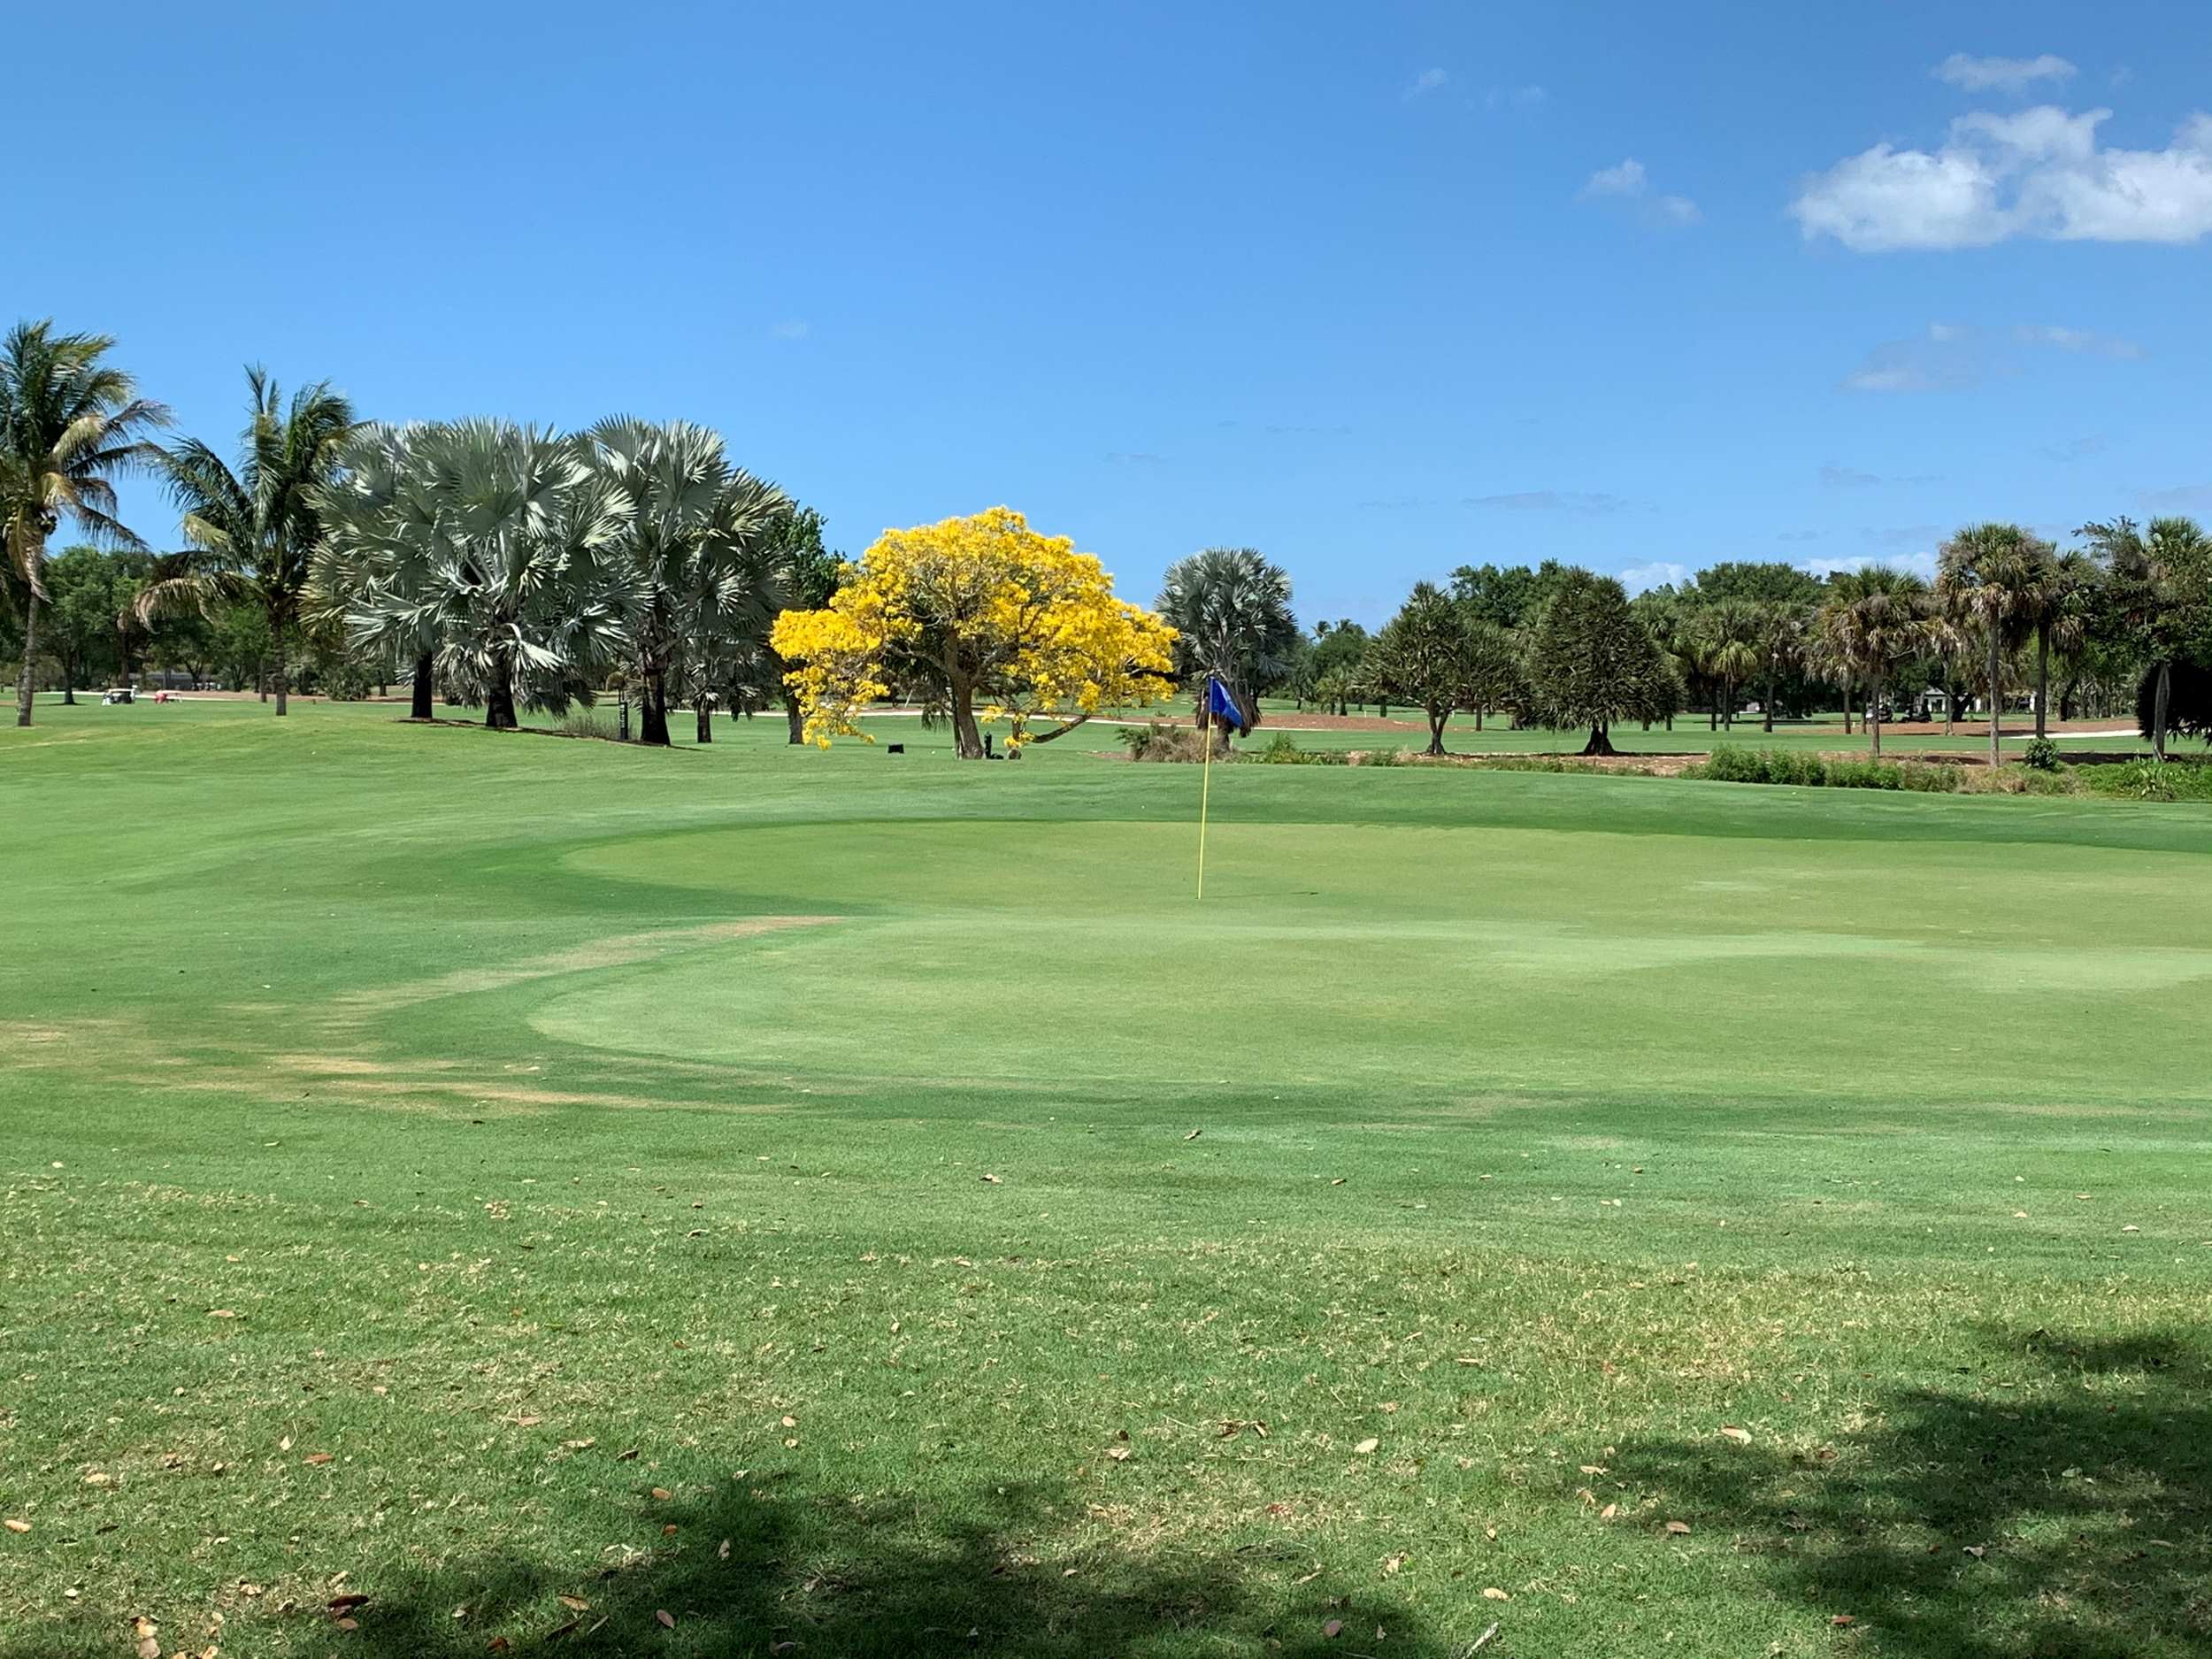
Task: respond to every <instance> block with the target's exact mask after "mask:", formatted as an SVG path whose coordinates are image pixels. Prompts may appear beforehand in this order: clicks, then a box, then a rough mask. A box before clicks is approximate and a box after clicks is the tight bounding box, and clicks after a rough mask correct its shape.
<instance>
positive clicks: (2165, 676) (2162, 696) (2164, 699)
mask: <svg viewBox="0 0 2212 1659" xmlns="http://www.w3.org/2000/svg"><path fill="white" fill-rule="evenodd" d="M2173 688H2174V687H2173V664H2171V663H2170V662H2161V663H2160V664H2158V692H2157V695H2155V696H2154V697H2153V698H2152V699H2151V753H2152V754H2154V755H2155V756H2157V757H2158V758H2159V759H2161V760H2163V759H2165V758H2166V707H2167V703H2168V702H2169V700H2170V698H2171V697H2172V695H2173ZM23 724H24V725H26V726H28V725H29V724H30V716H29V715H25V716H24V717H23Z"/></svg>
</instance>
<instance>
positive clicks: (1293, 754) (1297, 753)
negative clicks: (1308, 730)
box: [1240, 732, 1348, 766]
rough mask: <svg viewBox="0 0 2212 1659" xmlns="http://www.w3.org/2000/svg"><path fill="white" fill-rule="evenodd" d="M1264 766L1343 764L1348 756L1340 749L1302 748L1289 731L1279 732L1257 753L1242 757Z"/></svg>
mask: <svg viewBox="0 0 2212 1659" xmlns="http://www.w3.org/2000/svg"><path fill="white" fill-rule="evenodd" d="M1347 758H1348V757H1347V756H1346V754H1345V752H1344V751H1343V750H1342V749H1301V748H1299V747H1298V745H1297V742H1296V741H1294V739H1293V738H1292V737H1291V735H1290V733H1287V732H1278V733H1275V735H1274V736H1273V737H1271V738H1270V739H1268V741H1267V747H1266V748H1265V749H1261V750H1260V751H1259V752H1258V753H1256V754H1249V755H1244V756H1241V757H1240V759H1243V760H1248V761H1256V762H1257V763H1258V764H1261V765H1263V766H1341V765H1343V764H1345V762H1346V760H1347Z"/></svg>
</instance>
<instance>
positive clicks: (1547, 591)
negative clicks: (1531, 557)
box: [1451, 559, 1570, 628]
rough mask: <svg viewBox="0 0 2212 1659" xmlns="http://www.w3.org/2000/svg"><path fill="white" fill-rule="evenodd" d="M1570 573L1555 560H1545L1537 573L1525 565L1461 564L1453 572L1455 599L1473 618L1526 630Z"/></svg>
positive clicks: (1453, 595) (1504, 626)
mask: <svg viewBox="0 0 2212 1659" xmlns="http://www.w3.org/2000/svg"><path fill="white" fill-rule="evenodd" d="M1569 573H1570V572H1569V571H1568V568H1567V566H1565V565H1562V564H1561V563H1559V561H1558V560H1556V559H1546V560H1545V561H1544V562H1543V564H1541V565H1539V566H1538V567H1537V568H1536V569H1534V570H1531V569H1530V568H1529V567H1528V566H1527V565H1461V566H1460V567H1459V568H1458V569H1457V570H1455V571H1454V572H1452V576H1451V582H1452V597H1453V598H1454V599H1455V600H1457V601H1458V602H1459V603H1460V605H1461V607H1462V608H1463V609H1464V610H1465V611H1466V612H1467V614H1468V615H1470V616H1474V617H1480V618H1482V619H1483V620H1484V621H1486V622H1494V623H1495V624H1497V626H1500V627H1502V628H1520V627H1525V626H1527V625H1528V624H1530V623H1531V622H1533V621H1534V620H1535V618H1536V613H1537V612H1538V611H1540V610H1542V609H1543V605H1544V601H1545V600H1546V599H1548V598H1549V597H1550V596H1551V594H1552V591H1553V590H1554V589H1555V588H1557V587H1558V586H1559V584H1560V583H1561V582H1562V581H1563V580H1565V579H1566V577H1567V576H1568V574H1569Z"/></svg>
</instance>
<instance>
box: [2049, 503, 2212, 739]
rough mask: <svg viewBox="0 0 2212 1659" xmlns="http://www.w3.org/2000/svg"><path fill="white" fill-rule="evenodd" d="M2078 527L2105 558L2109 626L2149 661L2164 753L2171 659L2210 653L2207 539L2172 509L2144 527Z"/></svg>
mask: <svg viewBox="0 0 2212 1659" xmlns="http://www.w3.org/2000/svg"><path fill="white" fill-rule="evenodd" d="M2081 534H2082V535H2083V536H2084V537H2085V538H2086V539H2087V540H2088V541H2089V544H2090V547H2091V549H2092V550H2093V552H2094V553H2096V554H2097V555H2098V556H2099V557H2101V559H2102V560H2103V561H2104V564H2105V566H2106V570H2107V577H2106V583H2107V588H2108V595H2107V596H2108V603H2109V608H2110V616H2111V618H2112V626H2113V629H2114V632H2115V633H2116V634H2119V636H2120V637H2122V638H2124V640H2126V641H2127V642H2128V643H2130V644H2131V646H2132V647H2133V648H2134V649H2135V650H2136V651H2137V652H2138V653H2139V655H2140V656H2141V657H2144V658H2147V659H2148V661H2149V663H2150V664H2151V668H2152V672H2153V675H2154V680H2155V682H2156V683H2155V686H2154V691H2153V695H2152V719H2151V730H2150V733H2149V736H2150V740H2151V748H2152V750H2153V752H2154V753H2155V754H2156V755H2157V756H2158V757H2159V758H2160V759H2161V760H2163V759H2164V758H2165V757H2166V731H2167V710H2168V704H2169V703H2170V700H2171V695H2172V682H2173V671H2174V666H2175V664H2177V663H2178V662H2182V661H2200V660H2203V659H2204V658H2205V657H2207V656H2208V655H2212V538H2208V537H2207V536H2206V534H2205V533H2204V531H2203V530H2202V529H2200V527H2199V526H2198V525H2197V523H2196V521H2195V520H2194V519H2191V518H2181V517H2178V516H2175V517H2170V518H2154V519H2152V520H2151V521H2150V523H2149V524H2148V525H2147V526H2137V524H2136V523H2135V521H2134V520H2133V519H2131V518H2124V517H2123V518H2115V519H2112V520H2110V521H2109V522H2106V523H2093V524H2086V525H2084V526H2082V529H2081Z"/></svg>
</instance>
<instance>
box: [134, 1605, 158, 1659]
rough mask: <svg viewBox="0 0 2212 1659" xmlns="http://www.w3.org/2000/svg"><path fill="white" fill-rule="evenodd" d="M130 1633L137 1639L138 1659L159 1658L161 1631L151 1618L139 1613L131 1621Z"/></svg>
mask: <svg viewBox="0 0 2212 1659" xmlns="http://www.w3.org/2000/svg"><path fill="white" fill-rule="evenodd" d="M131 1634H132V1635H133V1636H134V1637H136V1638H137V1639H138V1659H161V1632H160V1631H159V1629H158V1628H157V1626H156V1625H155V1624H154V1622H153V1620H151V1619H150V1618H148V1617H146V1616H145V1615H144V1614H140V1615H139V1616H138V1617H136V1618H134V1619H133V1620H132V1621H131Z"/></svg>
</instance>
